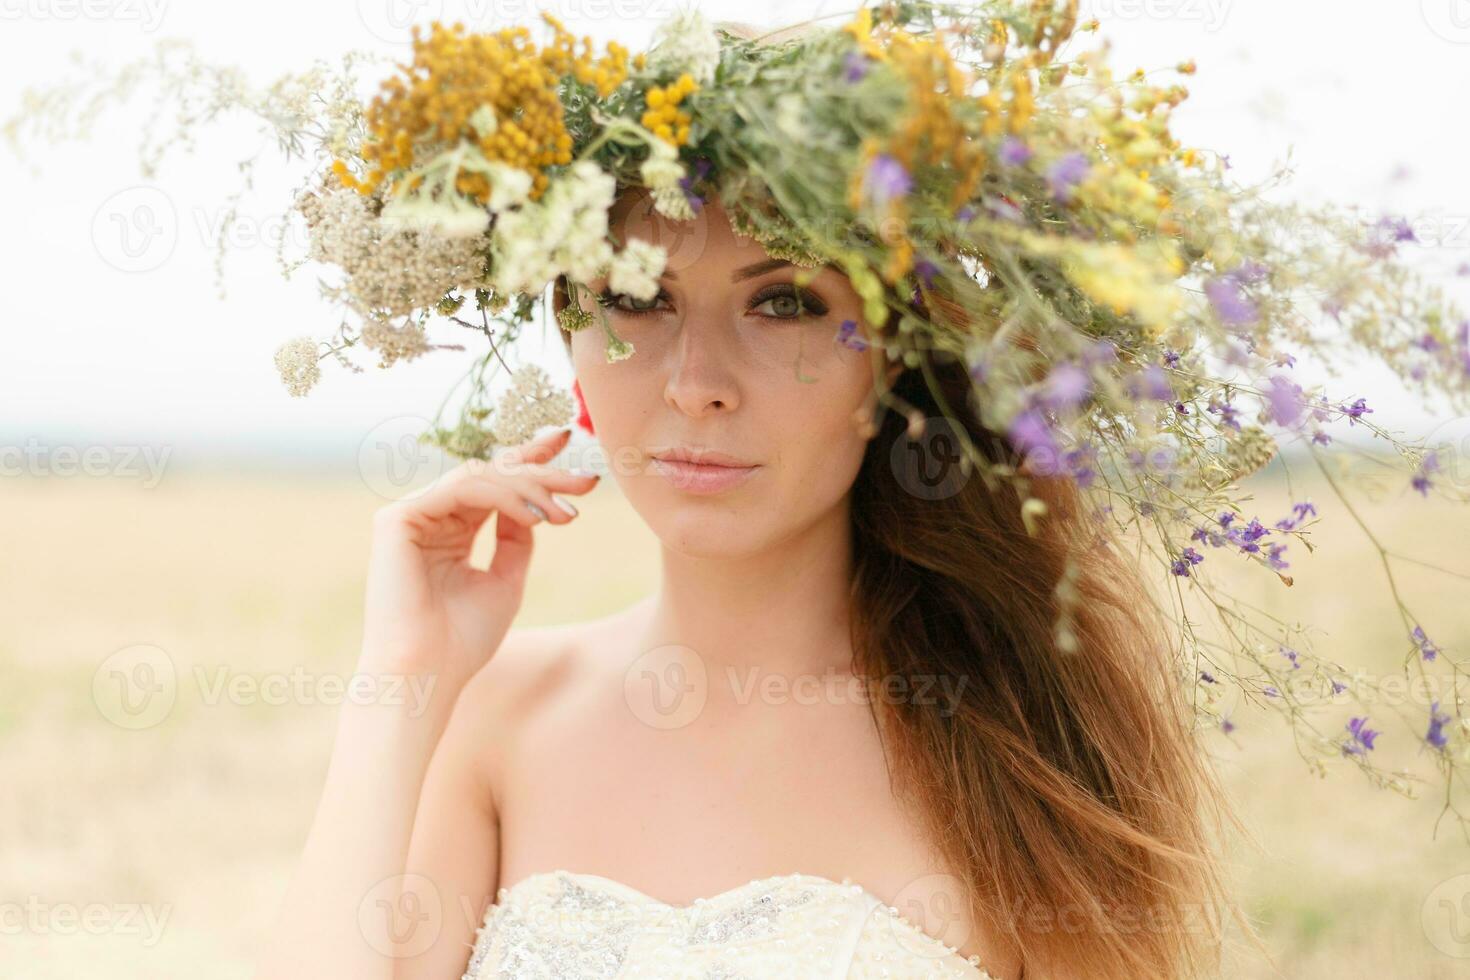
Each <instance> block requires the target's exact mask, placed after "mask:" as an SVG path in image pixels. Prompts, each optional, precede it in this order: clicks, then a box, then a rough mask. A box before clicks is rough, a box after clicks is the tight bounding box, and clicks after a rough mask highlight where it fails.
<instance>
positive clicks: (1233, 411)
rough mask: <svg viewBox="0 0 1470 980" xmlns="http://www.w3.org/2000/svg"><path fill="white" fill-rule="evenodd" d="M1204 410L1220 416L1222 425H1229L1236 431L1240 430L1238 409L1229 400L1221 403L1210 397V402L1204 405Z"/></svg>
mask: <svg viewBox="0 0 1470 980" xmlns="http://www.w3.org/2000/svg"><path fill="white" fill-rule="evenodd" d="M1205 411H1207V412H1211V413H1213V414H1215V415H1218V416H1220V421H1221V422H1222V423H1223V424H1224V425H1226V426H1229V427H1230V428H1232V429H1234V430H1235V431H1236V432H1239V431H1240V409H1238V408H1236V407H1235V406H1234V405H1232V404H1230V403H1229V402H1224V403H1221V402H1217V401H1215V400H1214V399H1213V398H1211V399H1210V403H1209V404H1208V405H1206V406H1205Z"/></svg>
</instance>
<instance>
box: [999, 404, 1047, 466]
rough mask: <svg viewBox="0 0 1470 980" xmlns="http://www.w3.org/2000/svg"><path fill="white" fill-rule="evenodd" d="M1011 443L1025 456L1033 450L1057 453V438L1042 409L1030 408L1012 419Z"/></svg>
mask: <svg viewBox="0 0 1470 980" xmlns="http://www.w3.org/2000/svg"><path fill="white" fill-rule="evenodd" d="M1010 439H1011V445H1012V446H1014V447H1015V448H1016V451H1017V452H1018V453H1020V454H1021V455H1023V456H1025V455H1027V454H1029V453H1032V452H1046V453H1052V454H1055V453H1056V451H1057V444H1056V440H1055V439H1054V438H1053V437H1052V430H1051V425H1050V424H1049V423H1048V422H1047V420H1046V416H1045V415H1043V414H1042V413H1041V411H1040V410H1038V409H1035V408H1028V409H1026V410H1025V411H1024V412H1021V413H1020V414H1019V415H1017V416H1016V417H1015V418H1014V419H1013V420H1012V421H1011V428H1010Z"/></svg>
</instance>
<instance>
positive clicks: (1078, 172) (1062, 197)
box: [1046, 153, 1092, 204]
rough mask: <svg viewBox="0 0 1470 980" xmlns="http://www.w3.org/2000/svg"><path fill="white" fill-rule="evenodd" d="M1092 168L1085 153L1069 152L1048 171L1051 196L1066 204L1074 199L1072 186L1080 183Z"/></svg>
mask: <svg viewBox="0 0 1470 980" xmlns="http://www.w3.org/2000/svg"><path fill="white" fill-rule="evenodd" d="M1091 169H1092V165H1091V164H1090V163H1089V162H1088V160H1087V154H1085V153H1068V154H1067V155H1066V156H1064V157H1062V158H1061V159H1060V160H1058V161H1057V162H1056V163H1054V164H1052V165H1051V167H1050V168H1049V169H1048V170H1047V172H1046V180H1047V183H1048V184H1049V185H1050V188H1051V196H1052V197H1054V198H1056V199H1057V200H1058V201H1060V202H1061V203H1063V204H1066V203H1067V202H1068V201H1069V200H1071V199H1072V188H1073V187H1076V186H1077V185H1078V184H1080V183H1081V182H1082V179H1083V178H1084V177H1086V176H1087V174H1088V171H1089V170H1091Z"/></svg>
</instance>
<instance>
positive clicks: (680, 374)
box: [664, 317, 739, 418]
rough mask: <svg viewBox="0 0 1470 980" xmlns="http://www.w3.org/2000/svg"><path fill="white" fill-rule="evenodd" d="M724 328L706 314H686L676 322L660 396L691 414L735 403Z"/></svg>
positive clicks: (730, 354)
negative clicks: (683, 318)
mask: <svg viewBox="0 0 1470 980" xmlns="http://www.w3.org/2000/svg"><path fill="white" fill-rule="evenodd" d="M728 329H729V328H728V327H724V326H722V325H721V324H719V323H717V322H715V321H714V320H713V319H709V318H701V319H700V320H698V321H696V320H695V319H694V318H692V317H690V318H686V319H685V321H684V323H682V324H681V325H680V328H679V337H678V342H677V343H676V344H675V345H674V348H673V356H672V358H671V362H670V364H669V376H668V380H667V381H666V382H665V384H664V398H665V400H666V401H667V402H668V403H669V404H670V405H671V406H673V407H674V408H676V409H678V410H679V411H681V412H683V413H684V414H685V415H688V416H690V417H691V418H698V417H700V416H702V415H705V414H707V413H712V412H721V411H723V412H729V411H731V410H733V409H734V408H735V407H736V406H737V405H738V404H739V386H738V384H737V381H736V377H735V371H734V367H735V363H734V360H733V356H734V355H733V352H732V351H730V350H729V349H728V347H727V345H725V344H724V343H723V342H722V340H723V333H722V332H723V331H727V330H728Z"/></svg>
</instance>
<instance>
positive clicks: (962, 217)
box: [954, 204, 975, 224]
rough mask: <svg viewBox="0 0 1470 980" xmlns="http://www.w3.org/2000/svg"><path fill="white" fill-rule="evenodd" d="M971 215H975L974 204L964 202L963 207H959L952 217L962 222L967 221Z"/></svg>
mask: <svg viewBox="0 0 1470 980" xmlns="http://www.w3.org/2000/svg"><path fill="white" fill-rule="evenodd" d="M973 217H975V208H974V206H972V205H969V204H966V205H965V206H964V207H962V208H960V209H959V210H958V211H956V212H955V213H954V219H955V220H956V221H958V222H959V223H960V224H964V223H965V222H966V221H969V220H970V219H971V218H973Z"/></svg>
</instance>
